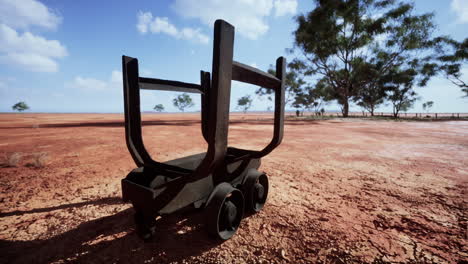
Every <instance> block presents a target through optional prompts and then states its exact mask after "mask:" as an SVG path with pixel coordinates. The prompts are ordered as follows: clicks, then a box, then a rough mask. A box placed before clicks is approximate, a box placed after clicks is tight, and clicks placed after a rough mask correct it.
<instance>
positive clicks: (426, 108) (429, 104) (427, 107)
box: [422, 101, 434, 113]
mask: <svg viewBox="0 0 468 264" xmlns="http://www.w3.org/2000/svg"><path fill="white" fill-rule="evenodd" d="M433 105H434V102H433V101H427V102H425V103H423V104H422V107H423V109H424V111H427V113H429V110H431V108H432V106H433Z"/></svg>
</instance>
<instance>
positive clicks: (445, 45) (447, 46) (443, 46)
mask: <svg viewBox="0 0 468 264" xmlns="http://www.w3.org/2000/svg"><path fill="white" fill-rule="evenodd" d="M434 44H435V46H436V49H435V53H436V55H435V57H436V60H435V61H434V62H433V63H432V64H429V65H427V66H426V67H425V68H424V73H425V74H427V75H429V76H433V75H435V74H436V73H437V72H442V73H443V74H444V76H445V78H447V79H448V80H449V81H451V82H452V83H453V84H455V85H456V86H458V87H460V88H461V89H462V92H464V93H465V97H468V82H466V81H464V80H462V74H461V69H462V67H463V66H465V67H466V66H467V62H468V38H465V39H464V40H463V41H462V42H457V41H456V40H453V39H451V38H450V37H447V36H443V37H438V38H435V39H434Z"/></svg>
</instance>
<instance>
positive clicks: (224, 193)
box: [206, 182, 244, 240]
mask: <svg viewBox="0 0 468 264" xmlns="http://www.w3.org/2000/svg"><path fill="white" fill-rule="evenodd" d="M206 209H207V228H208V232H209V233H210V234H211V235H213V236H214V237H216V238H218V239H222V240H227V239H229V238H231V237H232V236H233V235H234V234H235V233H236V231H237V228H238V227H239V225H240V222H241V220H242V216H243V214H244V213H243V212H244V196H243V195H242V192H241V191H239V190H238V189H236V188H234V187H232V186H231V185H230V184H229V183H226V182H224V183H221V184H219V185H218V186H216V188H215V189H214V190H213V193H212V196H211V199H210V200H209V201H208V205H207V207H206Z"/></svg>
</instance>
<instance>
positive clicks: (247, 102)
mask: <svg viewBox="0 0 468 264" xmlns="http://www.w3.org/2000/svg"><path fill="white" fill-rule="evenodd" d="M252 101H253V100H252V98H250V95H246V96H242V97H241V98H239V99H238V100H237V107H239V108H241V109H242V112H244V114H245V113H246V112H247V110H249V108H250V107H251V106H252Z"/></svg>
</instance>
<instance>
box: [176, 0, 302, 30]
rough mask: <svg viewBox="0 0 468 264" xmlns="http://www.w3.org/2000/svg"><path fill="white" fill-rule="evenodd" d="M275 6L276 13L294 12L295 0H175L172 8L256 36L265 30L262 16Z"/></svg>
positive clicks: (268, 14)
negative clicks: (222, 22)
mask: <svg viewBox="0 0 468 264" xmlns="http://www.w3.org/2000/svg"><path fill="white" fill-rule="evenodd" d="M273 5H274V7H275V10H276V11H275V13H276V15H277V16H282V15H286V14H291V13H295V10H296V7H297V0H275V3H274V4H273V0H231V1H219V0H206V1H203V3H200V1H197V0H176V1H175V3H174V4H173V6H172V7H173V9H174V10H175V11H176V12H177V13H178V14H179V15H180V16H182V17H186V18H196V19H199V20H200V21H201V22H202V23H203V24H205V25H208V26H212V25H213V23H214V21H215V20H216V19H218V18H220V19H224V20H226V21H228V22H229V23H231V24H233V25H234V26H235V27H236V30H237V32H239V34H240V35H242V36H244V37H247V38H249V39H257V38H258V37H259V36H261V35H263V34H265V33H266V32H267V31H268V28H269V27H268V24H267V21H266V18H267V17H268V16H270V15H271V13H272V10H273Z"/></svg>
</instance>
